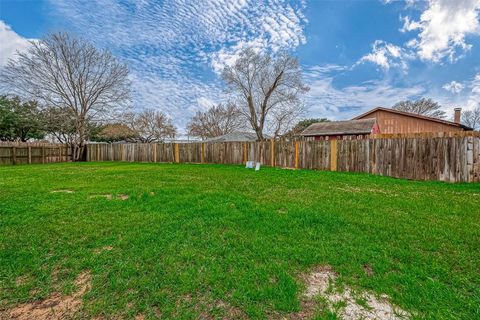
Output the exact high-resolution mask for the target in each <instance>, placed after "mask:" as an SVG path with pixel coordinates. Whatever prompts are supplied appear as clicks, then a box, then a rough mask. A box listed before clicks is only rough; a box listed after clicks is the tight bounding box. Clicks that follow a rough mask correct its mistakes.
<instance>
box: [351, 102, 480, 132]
mask: <svg viewBox="0 0 480 320" xmlns="http://www.w3.org/2000/svg"><path fill="white" fill-rule="evenodd" d="M460 113H461V109H460V108H455V117H454V118H455V121H453V122H452V121H447V120H442V119H438V118H432V117H426V116H422V115H419V114H415V113H409V112H404V111H398V110H393V109H387V108H381V107H379V108H375V109H372V110H370V111H368V112H366V113H364V114H361V115H359V116H358V117H355V118H354V120H360V119H375V120H376V122H377V125H378V132H377V133H395V134H396V133H425V132H451V131H467V130H472V128H469V127H467V126H464V125H462V124H461V123H460Z"/></svg>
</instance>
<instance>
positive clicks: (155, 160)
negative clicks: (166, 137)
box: [153, 143, 157, 162]
mask: <svg viewBox="0 0 480 320" xmlns="http://www.w3.org/2000/svg"><path fill="white" fill-rule="evenodd" d="M153 162H157V144H156V143H154V144H153Z"/></svg>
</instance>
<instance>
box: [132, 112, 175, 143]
mask: <svg viewBox="0 0 480 320" xmlns="http://www.w3.org/2000/svg"><path fill="white" fill-rule="evenodd" d="M124 122H125V124H126V125H127V126H128V127H129V128H130V129H132V130H133V131H134V132H135V133H136V134H137V137H138V140H139V141H140V142H143V143H150V142H163V141H165V139H172V138H175V136H176V134H177V128H176V127H175V126H174V125H173V123H172V120H171V119H170V118H169V117H168V116H167V115H166V114H165V113H163V112H160V111H155V110H153V109H147V110H144V111H142V112H140V113H131V112H129V113H126V114H125V115H124Z"/></svg>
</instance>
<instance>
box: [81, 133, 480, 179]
mask: <svg viewBox="0 0 480 320" xmlns="http://www.w3.org/2000/svg"><path fill="white" fill-rule="evenodd" d="M247 160H254V161H260V162H261V163H262V164H264V165H268V166H277V167H284V168H295V169H316V170H331V171H344V172H365V173H371V174H379V175H384V176H391V177H397V178H406V179H415V180H440V181H450V182H475V181H480V136H479V135H476V134H475V135H474V134H469V135H467V134H465V135H461V136H440V137H436V136H426V137H400V136H396V137H394V138H389V137H388V136H385V135H384V136H382V137H380V138H375V139H364V140H330V141H328V140H327V141H283V140H270V141H263V142H222V143H159V144H89V145H88V146H87V161H131V162H177V163H219V164H242V163H245V161H247Z"/></svg>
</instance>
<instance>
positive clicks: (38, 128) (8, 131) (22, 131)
mask: <svg viewBox="0 0 480 320" xmlns="http://www.w3.org/2000/svg"><path fill="white" fill-rule="evenodd" d="M39 113H40V110H39V108H38V103H37V101H34V100H30V101H26V102H21V100H20V98H19V97H13V98H8V97H7V96H0V140H3V141H22V142H26V141H28V140H30V139H42V138H43V137H44V132H43V126H42V122H41V121H40V117H39Z"/></svg>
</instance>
